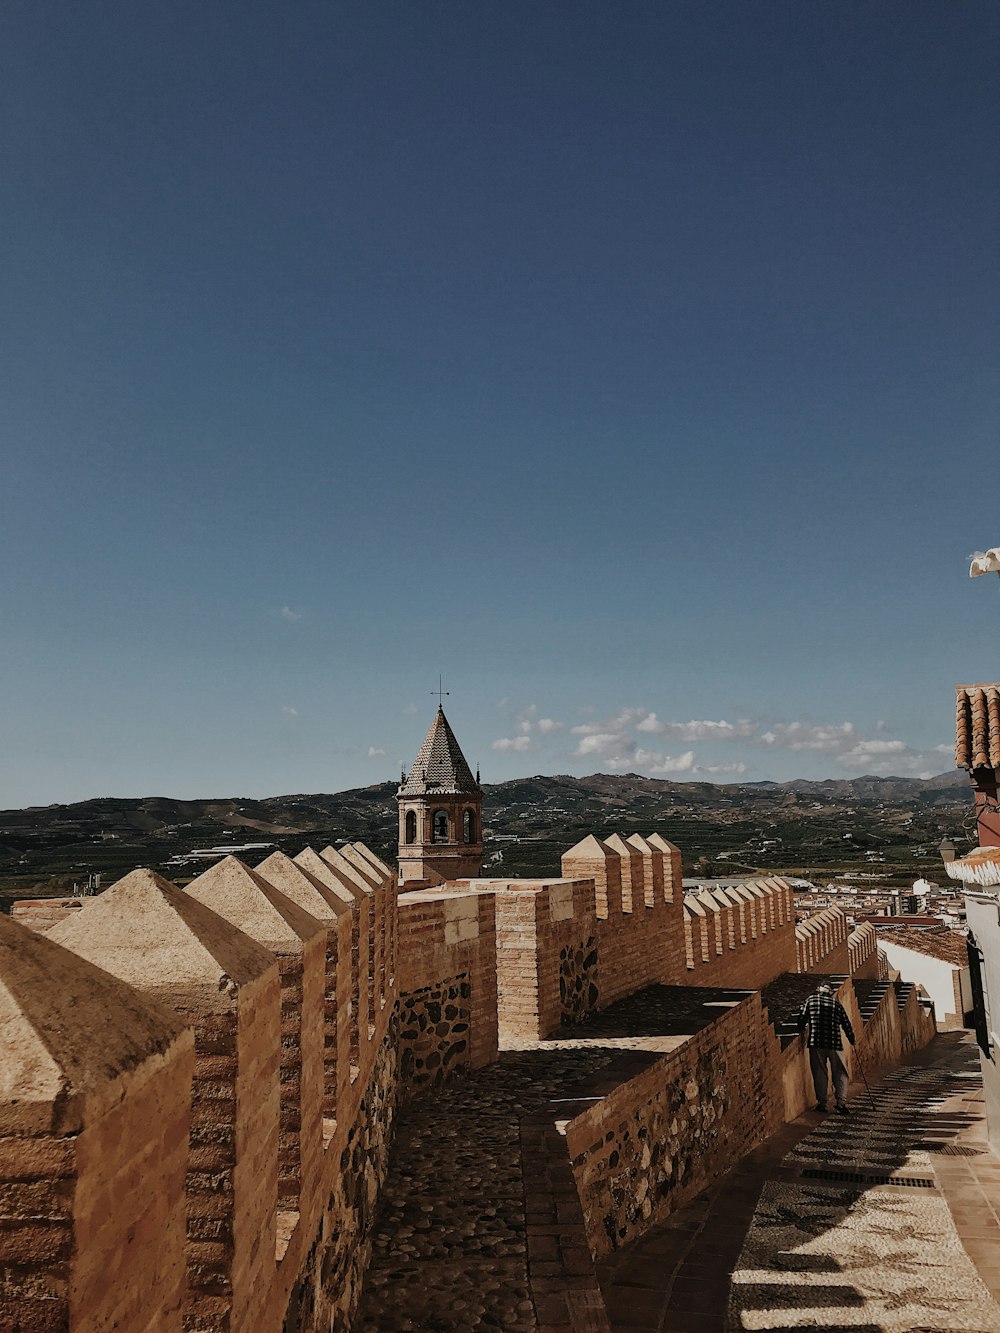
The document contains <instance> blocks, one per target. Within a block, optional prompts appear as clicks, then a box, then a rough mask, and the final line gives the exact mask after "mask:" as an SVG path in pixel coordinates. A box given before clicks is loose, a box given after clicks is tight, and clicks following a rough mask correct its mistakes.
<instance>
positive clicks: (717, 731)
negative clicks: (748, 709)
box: [635, 713, 757, 742]
mask: <svg viewBox="0 0 1000 1333" xmlns="http://www.w3.org/2000/svg"><path fill="white" fill-rule="evenodd" d="M635 729H636V731H646V732H652V733H655V734H656V735H657V736H669V737H670V739H671V740H675V741H689V742H690V741H738V740H746V739H747V738H748V737H750V736H753V735H754V733H755V732H756V731H757V723H756V722H751V721H750V720H749V719H747V718H741V719H740V721H738V722H727V721H726V720H725V719H724V718H723V719H721V720H720V721H718V722H712V721H711V720H709V719H707V718H702V719H699V718H692V719H691V721H690V722H662V721H661V720H660V719H659V718H658V717H657V716H656V714H655V713H647V714H646V716H645V717H644V718H643V719H642V721H641V722H637V723H636V726H635Z"/></svg>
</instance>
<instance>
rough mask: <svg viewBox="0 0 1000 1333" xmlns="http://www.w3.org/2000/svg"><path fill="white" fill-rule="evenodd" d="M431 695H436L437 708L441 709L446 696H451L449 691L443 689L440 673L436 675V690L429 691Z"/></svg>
mask: <svg viewBox="0 0 1000 1333" xmlns="http://www.w3.org/2000/svg"><path fill="white" fill-rule="evenodd" d="M431 694H436V695H437V697H438V708H443V707H444V701H445V699H446V698H447V697H448V695H449V694H451V690H446V689H444V688H443V682H442V679H441V675H440V673H439V674H438V687H437V689H436V690H431Z"/></svg>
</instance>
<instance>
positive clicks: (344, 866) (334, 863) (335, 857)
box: [320, 847, 375, 897]
mask: <svg viewBox="0 0 1000 1333" xmlns="http://www.w3.org/2000/svg"><path fill="white" fill-rule="evenodd" d="M320 856H321V857H322V858H323V860H324V861H325V862H326V863H327V865H328V866H329V867H330V869H331V870H332V871H333V873H334V874H335V875H336V876H337V877H338V878H339V880H340V882H341V883H342V884H343V885H344V887H345V888H347V889H349V890H350V891H351V892H352V893H354V894H355V895H356V896H357V897H364V896H366V895H367V894H369V893H371V891H372V889H374V888H375V874H374V871H372V872H371V873H370V874H365V872H364V871H363V870H361V869H360V868H359V867H358V866H357V865H355V863H354V862H353V861H351V860H349V859H348V858H347V857H346V856H345V855H344V854H343V852H341V851H340V850H339V849H338V848H336V847H324V848H323V850H322V851H321V852H320Z"/></svg>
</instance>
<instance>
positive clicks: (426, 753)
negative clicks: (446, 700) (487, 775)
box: [398, 708, 479, 796]
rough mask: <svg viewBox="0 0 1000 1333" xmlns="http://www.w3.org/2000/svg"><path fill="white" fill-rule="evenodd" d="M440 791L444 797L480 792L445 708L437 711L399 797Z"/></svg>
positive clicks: (403, 783) (400, 789)
mask: <svg viewBox="0 0 1000 1333" xmlns="http://www.w3.org/2000/svg"><path fill="white" fill-rule="evenodd" d="M434 792H437V793H439V794H440V795H442V796H448V795H455V796H461V795H465V794H466V793H467V794H468V795H470V796H472V795H475V794H477V793H478V792H479V783H478V782H477V781H476V779H475V778H474V777H473V776H472V769H471V768H470V767H469V765H468V763H467V762H466V759H465V755H464V754H463V753H462V747H461V746H460V745H459V743H458V741H457V740H456V739H455V733H454V732H453V731H452V729H451V727H450V725H449V723H448V719H447V718H446V717H445V715H444V709H443V708H438V710H437V715H436V716H435V718H434V721H433V722H432V723H431V726H430V730H429V731H428V733H427V735H426V736H425V737H424V743H423V745H421V747H420V749H419V750H418V752H417V757H416V759H414V761H413V766H412V768H411V769H410V774H409V777H407V778H405V779H404V781H403V782H402V784H401V785H400V788H399V793H398V794H399V795H400V796H424V795H426V794H428V793H434Z"/></svg>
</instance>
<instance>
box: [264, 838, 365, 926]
mask: <svg viewBox="0 0 1000 1333" xmlns="http://www.w3.org/2000/svg"><path fill="white" fill-rule="evenodd" d="M313 855H314V856H315V855H316V853H315V852H313ZM257 874H258V875H262V876H263V877H264V879H266V880H267V881H268V883H270V884H273V885H274V886H275V888H276V889H280V891H281V892H282V893H283V894H284V895H285V897H286V898H290V899H291V900H292V902H293V903H295V904H296V906H298V907H301V908H302V910H303V911H304V912H308V913H309V915H310V916H313V917H315V918H316V920H317V921H321V922H323V923H324V924H325V925H327V926H329V925H330V924H331V922H335V921H336V920H337V919H338V918H339V917H342V916H344V915H347V914H349V913H350V910H351V907H350V904H349V903H345V902H344V901H343V899H342V898H338V897H337V895H336V894H335V893H331V891H330V889H329V888H328V887H327V886H326V884H325V883H324V882H323V881H322V880H320V879H317V877H316V876H315V875H313V874H311V873H310V871H309V870H308V869H307V868H306V867H305V866H301V865H299V863H298V862H297V861H293V860H292V858H291V857H290V856H286V855H285V853H284V852H272V853H271V855H270V856H268V857H267V858H265V860H263V861H261V863H260V865H259V866H258V867H257Z"/></svg>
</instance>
